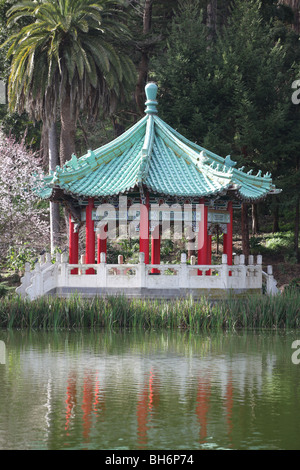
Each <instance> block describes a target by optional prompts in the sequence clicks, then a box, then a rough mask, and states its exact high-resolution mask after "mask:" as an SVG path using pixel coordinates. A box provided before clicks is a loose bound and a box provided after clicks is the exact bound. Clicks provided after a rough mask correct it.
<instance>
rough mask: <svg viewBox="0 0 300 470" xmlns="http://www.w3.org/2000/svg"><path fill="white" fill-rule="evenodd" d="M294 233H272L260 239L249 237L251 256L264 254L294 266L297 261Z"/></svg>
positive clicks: (290, 231)
mask: <svg viewBox="0 0 300 470" xmlns="http://www.w3.org/2000/svg"><path fill="white" fill-rule="evenodd" d="M294 236H295V235H294V232H293V231H292V230H289V231H286V232H279V233H273V234H270V235H266V234H265V235H264V236H261V237H251V239H250V248H251V253H252V254H262V255H263V254H266V255H269V256H272V257H274V258H276V257H277V258H278V257H280V258H281V259H283V260H284V261H285V262H287V263H291V264H295V263H297V259H296V256H295V253H294Z"/></svg>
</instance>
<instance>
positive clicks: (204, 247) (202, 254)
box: [198, 198, 208, 275]
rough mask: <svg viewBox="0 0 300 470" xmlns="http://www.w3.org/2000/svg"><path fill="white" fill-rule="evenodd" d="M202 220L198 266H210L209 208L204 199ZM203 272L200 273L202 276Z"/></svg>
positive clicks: (201, 207) (201, 206)
mask: <svg viewBox="0 0 300 470" xmlns="http://www.w3.org/2000/svg"><path fill="white" fill-rule="evenodd" d="M200 212H201V220H200V223H199V232H198V264H208V233H207V215H208V207H207V206H205V204H204V198H202V199H200ZM201 274H202V271H200V270H199V271H198V275H201Z"/></svg>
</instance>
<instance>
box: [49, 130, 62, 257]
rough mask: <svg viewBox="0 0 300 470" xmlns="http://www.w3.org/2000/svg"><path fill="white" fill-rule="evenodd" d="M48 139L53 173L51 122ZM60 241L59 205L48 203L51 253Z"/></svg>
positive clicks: (55, 160)
mask: <svg viewBox="0 0 300 470" xmlns="http://www.w3.org/2000/svg"><path fill="white" fill-rule="evenodd" d="M48 139H49V145H48V147H49V171H50V170H52V171H55V168H56V166H57V165H58V163H59V162H58V160H59V158H58V151H57V128H56V123H55V122H53V123H51V124H50V126H49V128H48ZM59 239H60V217H59V204H58V203H57V202H52V201H50V246H51V253H52V254H53V253H54V252H55V248H57V247H58V246H59Z"/></svg>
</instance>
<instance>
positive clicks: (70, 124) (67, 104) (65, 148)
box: [59, 86, 76, 166]
mask: <svg viewBox="0 0 300 470" xmlns="http://www.w3.org/2000/svg"><path fill="white" fill-rule="evenodd" d="M67 88H68V89H67V90H66V96H65V98H64V99H63V101H62V103H61V111H60V119H61V133H60V155H59V156H60V165H61V166H63V165H64V164H65V163H66V162H67V161H68V160H70V158H71V156H72V154H73V153H75V135H76V118H75V113H74V110H73V109H72V104H71V98H70V87H69V86H67Z"/></svg>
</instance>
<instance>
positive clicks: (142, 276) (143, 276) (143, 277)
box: [138, 251, 148, 288]
mask: <svg viewBox="0 0 300 470" xmlns="http://www.w3.org/2000/svg"><path fill="white" fill-rule="evenodd" d="M138 278H139V279H138V284H139V287H140V288H143V287H147V279H148V277H147V273H146V265H145V253H144V252H142V251H141V252H140V254H139V265H138Z"/></svg>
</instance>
